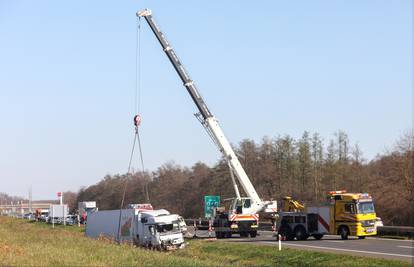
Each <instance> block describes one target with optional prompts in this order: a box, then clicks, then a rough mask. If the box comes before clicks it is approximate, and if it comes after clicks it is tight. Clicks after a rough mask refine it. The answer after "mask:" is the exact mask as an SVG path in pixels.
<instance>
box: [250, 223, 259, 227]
mask: <svg viewBox="0 0 414 267" xmlns="http://www.w3.org/2000/svg"><path fill="white" fill-rule="evenodd" d="M250 227H251V228H257V227H259V226H258V225H256V224H252V225H251V226H250Z"/></svg>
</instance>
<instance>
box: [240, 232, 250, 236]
mask: <svg viewBox="0 0 414 267" xmlns="http://www.w3.org/2000/svg"><path fill="white" fill-rule="evenodd" d="M240 237H249V233H248V232H240Z"/></svg>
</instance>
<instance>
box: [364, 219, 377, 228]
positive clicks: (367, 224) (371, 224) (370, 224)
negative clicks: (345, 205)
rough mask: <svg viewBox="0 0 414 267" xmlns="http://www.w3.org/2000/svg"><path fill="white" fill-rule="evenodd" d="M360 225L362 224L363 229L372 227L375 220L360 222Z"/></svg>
mask: <svg viewBox="0 0 414 267" xmlns="http://www.w3.org/2000/svg"><path fill="white" fill-rule="evenodd" d="M361 224H362V226H363V227H370V226H374V224H375V220H365V221H361Z"/></svg>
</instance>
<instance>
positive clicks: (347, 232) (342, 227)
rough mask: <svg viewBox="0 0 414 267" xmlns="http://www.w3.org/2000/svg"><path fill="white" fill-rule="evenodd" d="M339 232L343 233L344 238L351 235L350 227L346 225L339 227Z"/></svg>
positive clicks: (342, 237)
mask: <svg viewBox="0 0 414 267" xmlns="http://www.w3.org/2000/svg"><path fill="white" fill-rule="evenodd" d="M339 234H340V235H341V239H342V240H347V239H348V236H349V229H348V227H346V226H341V227H340V228H339Z"/></svg>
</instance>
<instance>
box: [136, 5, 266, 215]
mask: <svg viewBox="0 0 414 267" xmlns="http://www.w3.org/2000/svg"><path fill="white" fill-rule="evenodd" d="M137 16H138V17H143V18H145V20H146V21H147V23H148V25H149V26H150V28H151V30H152V32H153V33H154V34H155V36H156V38H157V39H158V41H159V43H160V45H161V47H162V48H163V50H164V52H165V54H166V55H167V57H168V59H169V60H170V62H171V64H172V65H173V67H174V69H175V70H176V71H177V73H178V76H179V77H180V78H181V80H182V82H183V84H184V86H185V87H186V89H187V91H188V93H189V94H190V96H191V98H192V99H193V101H194V103H195V104H196V106H197V108H198V110H199V112H200V115H199V116H198V118H199V120H200V122H201V123H202V124H203V126H204V127H205V129H206V130H207V132H208V133H209V135H210V136H211V137H212V138H213V141H214V142H215V143H216V144H217V145H218V147H219V149H220V152H221V153H222V154H223V156H224V158H225V159H226V160H227V161H228V163H229V165H230V167H231V170H230V171H233V172H234V174H235V175H236V177H237V179H238V181H239V183H240V185H241V186H242V187H243V190H244V192H245V193H246V195H247V196H248V197H249V198H250V199H251V200H252V203H251V204H252V205H251V212H253V213H254V212H259V211H262V210H263V209H264V208H265V206H266V203H265V202H263V201H262V200H261V199H260V198H259V195H258V194H257V192H256V190H255V188H254V187H253V185H252V183H251V181H250V179H249V177H248V176H247V174H246V172H245V171H244V169H243V167H242V165H241V164H240V161H239V159H238V158H237V156H236V154H235V153H234V151H233V148H232V147H231V145H230V143H229V141H228V140H227V138H226V136H225V135H224V133H223V131H222V129H221V127H220V125H219V123H218V120H217V119H216V118H215V117H214V115H213V114H212V113H211V112H210V110H209V109H208V107H207V105H206V104H205V102H204V100H203V98H202V97H201V95H200V94H199V93H198V91H197V88H196V86H195V84H194V82H193V81H192V80H191V79H190V76H189V75H188V73H187V72H186V70H185V69H184V66H183V65H182V64H181V62H180V60H179V59H178V57H177V55H176V53H175V52H174V50H173V49H172V47H171V46H170V44H169V43H168V41H167V39H166V38H165V36H164V34H163V33H162V32H161V30H160V29H159V27H158V26H157V24H156V23H155V20H154V18H153V16H152V12H151V10H149V9H144V10H142V11H140V12H137ZM233 184H234V186H235V187H237V185H235V183H234V182H233ZM236 189H237V188H235V190H236ZM236 194H237V191H236ZM238 198H240V197H239V196H238Z"/></svg>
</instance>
